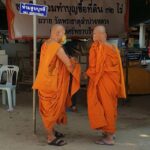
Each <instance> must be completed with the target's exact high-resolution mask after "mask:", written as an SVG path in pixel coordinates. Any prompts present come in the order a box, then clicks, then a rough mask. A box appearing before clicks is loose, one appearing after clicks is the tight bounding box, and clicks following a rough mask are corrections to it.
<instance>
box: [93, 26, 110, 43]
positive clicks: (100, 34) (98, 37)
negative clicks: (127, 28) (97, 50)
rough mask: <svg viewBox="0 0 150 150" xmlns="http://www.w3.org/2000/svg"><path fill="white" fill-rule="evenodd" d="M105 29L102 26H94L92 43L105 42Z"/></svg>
mask: <svg viewBox="0 0 150 150" xmlns="http://www.w3.org/2000/svg"><path fill="white" fill-rule="evenodd" d="M106 39H107V34H106V28H105V26H103V25H99V26H96V27H95V28H94V30H93V41H101V42H106Z"/></svg>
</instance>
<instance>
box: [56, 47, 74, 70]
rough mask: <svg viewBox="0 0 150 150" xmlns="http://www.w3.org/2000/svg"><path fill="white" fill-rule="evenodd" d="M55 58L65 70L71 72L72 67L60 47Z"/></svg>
mask: <svg viewBox="0 0 150 150" xmlns="http://www.w3.org/2000/svg"><path fill="white" fill-rule="evenodd" d="M57 56H58V58H59V59H60V60H61V61H62V62H63V63H64V64H65V65H66V67H67V69H68V70H69V71H70V72H72V71H73V69H74V67H73V65H72V63H71V61H70V59H69V57H68V56H67V55H66V53H65V51H64V49H63V48H62V47H61V48H59V49H58V51H57Z"/></svg>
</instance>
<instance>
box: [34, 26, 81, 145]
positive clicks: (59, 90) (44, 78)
mask: <svg viewBox="0 0 150 150" xmlns="http://www.w3.org/2000/svg"><path fill="white" fill-rule="evenodd" d="M63 41H65V29H64V27H63V26H62V25H58V24H57V25H54V26H53V27H52V28H51V35H50V38H49V39H48V40H47V41H45V42H44V44H43V45H42V48H41V55H40V64H39V69H38V74H37V77H36V80H35V82H34V84H33V89H37V90H38V93H39V110H40V114H41V117H42V121H43V124H44V126H45V129H46V131H47V135H48V139H47V140H48V141H47V142H48V144H49V145H54V146H63V145H65V144H66V142H65V141H64V140H62V139H61V138H62V137H64V134H62V133H60V132H58V131H56V130H55V129H54V127H55V125H56V124H65V123H66V107H67V106H68V107H70V105H71V101H70V97H71V96H72V95H73V94H74V93H75V92H77V90H78V89H79V86H80V66H79V64H78V63H76V62H75V60H73V59H71V58H69V57H68V56H67V55H66V53H65V51H64V49H63V48H62V45H61V43H62V42H63ZM70 73H71V74H72V86H71V92H70V94H68V88H69V80H70Z"/></svg>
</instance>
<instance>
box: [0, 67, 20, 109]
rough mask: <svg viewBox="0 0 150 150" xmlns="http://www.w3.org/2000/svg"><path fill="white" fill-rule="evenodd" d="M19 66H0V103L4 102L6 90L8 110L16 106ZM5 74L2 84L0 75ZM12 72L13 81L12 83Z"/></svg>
mask: <svg viewBox="0 0 150 150" xmlns="http://www.w3.org/2000/svg"><path fill="white" fill-rule="evenodd" d="M18 72H19V67H18V66H13V65H4V66H2V67H1V68H0V90H2V103H3V104H6V92H7V97H8V106H9V109H8V111H12V110H13V106H16V85H17V78H18ZM4 74H5V75H6V83H5V84H2V83H1V81H2V75H4ZM14 74H15V75H16V77H15V83H14V84H13V78H14Z"/></svg>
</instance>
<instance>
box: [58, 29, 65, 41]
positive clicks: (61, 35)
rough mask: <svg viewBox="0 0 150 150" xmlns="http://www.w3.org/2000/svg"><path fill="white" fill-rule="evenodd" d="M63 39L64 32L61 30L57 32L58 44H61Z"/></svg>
mask: <svg viewBox="0 0 150 150" xmlns="http://www.w3.org/2000/svg"><path fill="white" fill-rule="evenodd" d="M64 37H65V30H64V29H63V28H62V29H60V30H58V31H57V33H56V38H57V40H58V42H59V43H61V42H62V40H63V39H64Z"/></svg>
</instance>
